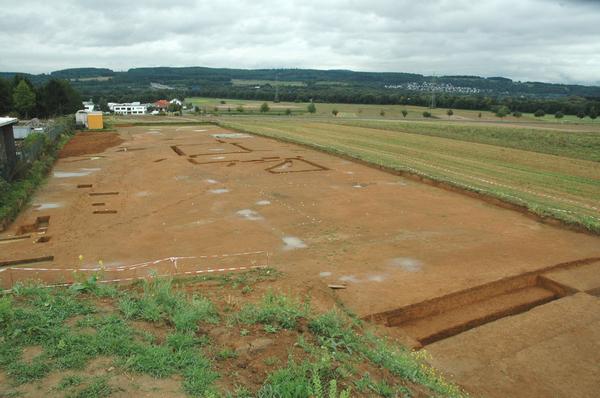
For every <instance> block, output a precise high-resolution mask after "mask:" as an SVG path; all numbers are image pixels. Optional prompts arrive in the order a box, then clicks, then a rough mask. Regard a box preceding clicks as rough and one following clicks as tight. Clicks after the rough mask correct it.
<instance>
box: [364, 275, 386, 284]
mask: <svg viewBox="0 0 600 398" xmlns="http://www.w3.org/2000/svg"><path fill="white" fill-rule="evenodd" d="M367 279H368V280H369V281H371V282H383V281H384V280H385V279H386V278H385V276H384V275H370V276H369V277H368V278H367Z"/></svg>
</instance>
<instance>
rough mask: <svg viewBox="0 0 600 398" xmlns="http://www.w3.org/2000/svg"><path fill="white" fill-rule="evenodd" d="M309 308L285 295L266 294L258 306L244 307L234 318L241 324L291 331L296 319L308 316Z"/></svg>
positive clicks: (249, 305) (296, 321)
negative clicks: (258, 324) (259, 324)
mask: <svg viewBox="0 0 600 398" xmlns="http://www.w3.org/2000/svg"><path fill="white" fill-rule="evenodd" d="M308 310H309V307H308V305H306V304H302V303H300V302H298V301H296V300H294V299H291V298H289V297H287V296H285V295H277V294H274V293H272V292H268V293H267V294H265V295H264V296H263V299H262V301H261V303H260V304H247V305H245V306H244V307H243V308H242V309H241V310H240V312H239V313H238V314H237V316H236V320H237V321H238V322H241V323H246V324H255V323H261V324H263V325H270V326H271V327H273V328H282V329H293V328H295V327H296V325H297V323H298V319H299V318H301V317H304V316H306V315H307V314H308Z"/></svg>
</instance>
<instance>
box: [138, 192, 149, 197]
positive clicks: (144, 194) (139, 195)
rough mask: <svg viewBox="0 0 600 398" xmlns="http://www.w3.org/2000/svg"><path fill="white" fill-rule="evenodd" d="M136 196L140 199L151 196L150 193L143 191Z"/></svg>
mask: <svg viewBox="0 0 600 398" xmlns="http://www.w3.org/2000/svg"><path fill="white" fill-rule="evenodd" d="M135 196H137V197H139V198H143V197H146V196H150V192H148V191H141V192H138V193H136V194H135Z"/></svg>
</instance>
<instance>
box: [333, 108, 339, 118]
mask: <svg viewBox="0 0 600 398" xmlns="http://www.w3.org/2000/svg"><path fill="white" fill-rule="evenodd" d="M338 113H339V112H338V110H337V109H333V110H332V111H331V114H332V115H333V116H337V115H338Z"/></svg>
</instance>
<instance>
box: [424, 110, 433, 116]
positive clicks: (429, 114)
mask: <svg viewBox="0 0 600 398" xmlns="http://www.w3.org/2000/svg"><path fill="white" fill-rule="evenodd" d="M423 117H431V113H430V112H427V111H424V112H423Z"/></svg>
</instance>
